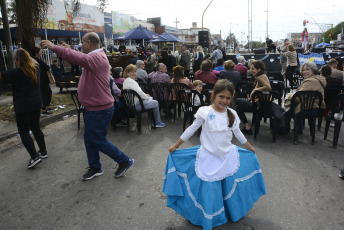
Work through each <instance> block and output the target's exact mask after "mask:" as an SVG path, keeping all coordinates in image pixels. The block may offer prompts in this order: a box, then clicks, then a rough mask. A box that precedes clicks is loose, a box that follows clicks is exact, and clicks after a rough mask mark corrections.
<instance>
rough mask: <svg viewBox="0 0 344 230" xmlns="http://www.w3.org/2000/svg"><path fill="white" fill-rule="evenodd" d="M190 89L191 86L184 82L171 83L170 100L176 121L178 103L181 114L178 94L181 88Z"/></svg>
mask: <svg viewBox="0 0 344 230" xmlns="http://www.w3.org/2000/svg"><path fill="white" fill-rule="evenodd" d="M182 89H184V90H185V89H190V87H189V86H188V85H186V84H184V83H171V84H170V102H171V103H172V105H173V120H174V121H176V114H177V105H178V117H180V114H181V104H182V102H181V101H178V97H177V94H178V92H179V90H182Z"/></svg>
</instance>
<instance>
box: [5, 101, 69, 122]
mask: <svg viewBox="0 0 344 230" xmlns="http://www.w3.org/2000/svg"><path fill="white" fill-rule="evenodd" d="M59 105H61V106H62V105H65V106H66V107H65V108H64V109H60V108H58V109H57V110H54V111H53V113H54V114H59V113H62V112H64V111H66V110H70V109H73V108H75V105H74V102H73V100H72V98H71V96H70V94H53V96H52V98H51V103H50V106H51V108H53V109H55V108H57V106H59ZM0 120H3V121H11V122H15V115H14V108H13V103H12V102H11V103H9V104H7V105H0Z"/></svg>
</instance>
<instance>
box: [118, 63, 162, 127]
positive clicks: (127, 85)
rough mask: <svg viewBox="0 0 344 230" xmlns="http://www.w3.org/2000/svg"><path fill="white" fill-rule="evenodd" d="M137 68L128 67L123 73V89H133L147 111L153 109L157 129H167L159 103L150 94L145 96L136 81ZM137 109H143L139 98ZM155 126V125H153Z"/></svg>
mask: <svg viewBox="0 0 344 230" xmlns="http://www.w3.org/2000/svg"><path fill="white" fill-rule="evenodd" d="M136 73H137V68H136V66H135V65H132V64H130V65H128V66H127V67H126V68H125V70H124V73H123V77H124V78H125V80H124V83H123V89H131V90H134V91H135V92H137V93H138V94H139V95H140V97H141V99H142V101H143V105H144V107H145V109H153V113H154V118H155V127H158V128H163V127H165V123H163V122H162V121H161V118H160V111H159V102H158V101H156V100H150V99H149V97H150V95H149V94H145V93H144V92H143V91H142V89H141V88H140V86H139V84H138V83H137V82H136V81H135V79H136ZM134 100H135V103H136V108H137V109H141V105H140V102H139V99H138V98H135V99H134ZM152 125H153V124H152Z"/></svg>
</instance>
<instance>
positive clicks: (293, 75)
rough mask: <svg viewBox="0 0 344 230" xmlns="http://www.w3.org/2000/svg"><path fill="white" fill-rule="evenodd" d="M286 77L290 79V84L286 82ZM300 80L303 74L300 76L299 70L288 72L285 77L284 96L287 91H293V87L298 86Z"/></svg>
mask: <svg viewBox="0 0 344 230" xmlns="http://www.w3.org/2000/svg"><path fill="white" fill-rule="evenodd" d="M288 79H292V81H291V85H288V82H289V80H288ZM302 81H303V76H301V74H300V72H299V71H294V72H292V73H289V74H288V75H287V76H286V79H285V89H284V96H285V95H286V94H287V93H289V92H291V91H293V90H294V89H297V88H299V86H300V85H301V84H302Z"/></svg>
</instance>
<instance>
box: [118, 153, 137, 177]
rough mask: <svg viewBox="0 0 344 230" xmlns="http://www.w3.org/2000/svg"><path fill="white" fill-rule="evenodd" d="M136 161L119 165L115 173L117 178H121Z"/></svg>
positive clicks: (131, 160)
mask: <svg viewBox="0 0 344 230" xmlns="http://www.w3.org/2000/svg"><path fill="white" fill-rule="evenodd" d="M134 162H135V160H134V159H130V158H129V160H128V161H127V162H125V163H122V164H119V166H118V169H117V171H116V172H115V177H121V176H123V175H124V173H125V172H126V171H127V170H128V169H129V168H130V167H131V166H132V165H133V164H134Z"/></svg>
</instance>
